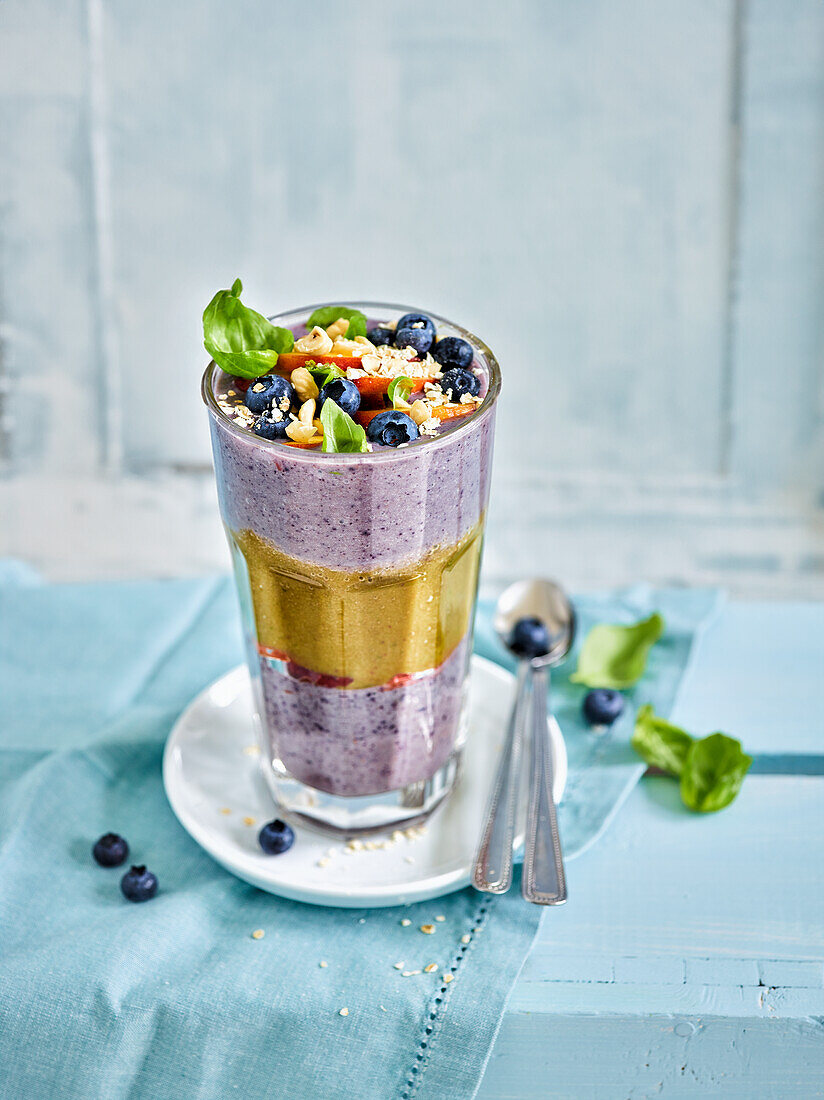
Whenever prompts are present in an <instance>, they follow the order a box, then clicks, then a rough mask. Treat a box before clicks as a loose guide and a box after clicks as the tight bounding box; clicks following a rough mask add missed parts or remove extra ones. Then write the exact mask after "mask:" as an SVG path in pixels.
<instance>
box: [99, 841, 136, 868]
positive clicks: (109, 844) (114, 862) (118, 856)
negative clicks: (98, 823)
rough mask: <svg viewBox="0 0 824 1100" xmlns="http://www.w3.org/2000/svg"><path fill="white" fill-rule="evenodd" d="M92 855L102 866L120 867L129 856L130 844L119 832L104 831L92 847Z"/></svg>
mask: <svg viewBox="0 0 824 1100" xmlns="http://www.w3.org/2000/svg"><path fill="white" fill-rule="evenodd" d="M92 855H93V856H94V858H95V860H96V861H97V862H98V863H99V864H100V866H101V867H119V866H120V864H121V863H125V862H126V860H127V859H128V856H129V845H128V844H127V843H126V841H125V840H124V839H123V837H122V836H118V835H117V833H104V834H103V836H102V837H101V838H100V840H98V841H97V843H96V844H95V846H94V847H93V848H92Z"/></svg>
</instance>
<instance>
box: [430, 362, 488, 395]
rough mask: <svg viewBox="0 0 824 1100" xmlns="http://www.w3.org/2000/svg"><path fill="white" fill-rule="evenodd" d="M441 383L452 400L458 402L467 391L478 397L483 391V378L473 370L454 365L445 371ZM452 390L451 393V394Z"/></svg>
mask: <svg viewBox="0 0 824 1100" xmlns="http://www.w3.org/2000/svg"><path fill="white" fill-rule="evenodd" d="M439 385H440V387H441V389H442V390H443V392H444V393H445V394H446V396H447V397H448V398H449V400H450V401H455V402H458V401H460V399H461V398H462V397H463V395H464V394H465V393H469V394H471V395H472V396H473V397H477V396H478V394H479V393H480V392H481V380H480V378H479V377H478V376H477V374H473V373H472V371H471V370H462V369H461V368H460V367H453V368H452V370H447V371H444V373H443V377H442V378H441V380H440V382H439ZM450 391H451V394H450Z"/></svg>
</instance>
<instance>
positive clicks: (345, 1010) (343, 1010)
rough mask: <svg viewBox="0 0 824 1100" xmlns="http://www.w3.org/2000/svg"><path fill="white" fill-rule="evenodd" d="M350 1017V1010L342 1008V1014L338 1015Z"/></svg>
mask: <svg viewBox="0 0 824 1100" xmlns="http://www.w3.org/2000/svg"><path fill="white" fill-rule="evenodd" d="M348 1015H349V1009H348V1008H342V1009H341V1010H340V1012H339V1013H338V1016H348Z"/></svg>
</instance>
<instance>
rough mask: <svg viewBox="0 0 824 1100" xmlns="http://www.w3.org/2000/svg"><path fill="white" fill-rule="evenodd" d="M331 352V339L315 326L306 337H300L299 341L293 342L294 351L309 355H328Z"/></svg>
mask: <svg viewBox="0 0 824 1100" xmlns="http://www.w3.org/2000/svg"><path fill="white" fill-rule="evenodd" d="M331 350H332V338H331V337H330V336H329V335H328V334H327V333H325V332H324V331H323V329H322V328H318V326H317V325H315V327H314V328H313V329H312V331H311V332H310V333H309V334H308V335H307V336H301V338H300V339H299V340H295V351H302V352H304V353H308V354H309V355H328V354H329V352H330V351H331Z"/></svg>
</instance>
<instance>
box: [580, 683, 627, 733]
mask: <svg viewBox="0 0 824 1100" xmlns="http://www.w3.org/2000/svg"><path fill="white" fill-rule="evenodd" d="M581 709H582V710H583V712H584V718H586V720H587V722H589V724H590V725H591V726H611V725H612V723H613V722H614V721H615V719H616V718H618V717H620V715H621V714H622V713H623V710H624V697H623V695H622V694H621V692H620V691H613V690H612V688H595V689H594V691H588V692H587V694H586V695H585V696H584V702H583V705H582V707H581Z"/></svg>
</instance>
